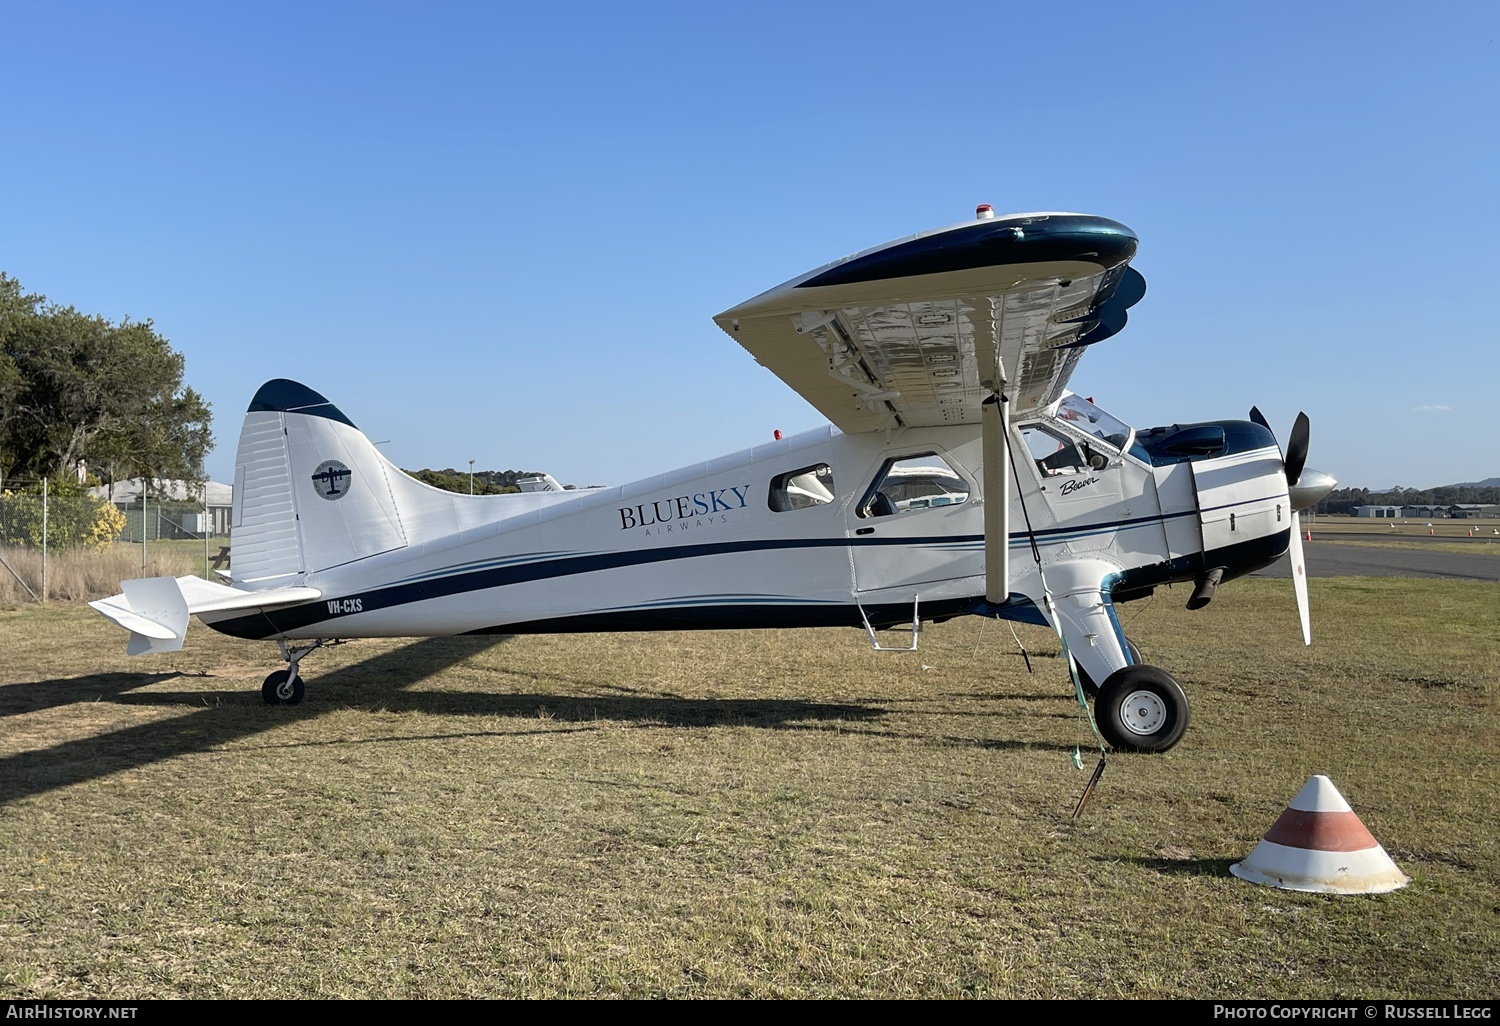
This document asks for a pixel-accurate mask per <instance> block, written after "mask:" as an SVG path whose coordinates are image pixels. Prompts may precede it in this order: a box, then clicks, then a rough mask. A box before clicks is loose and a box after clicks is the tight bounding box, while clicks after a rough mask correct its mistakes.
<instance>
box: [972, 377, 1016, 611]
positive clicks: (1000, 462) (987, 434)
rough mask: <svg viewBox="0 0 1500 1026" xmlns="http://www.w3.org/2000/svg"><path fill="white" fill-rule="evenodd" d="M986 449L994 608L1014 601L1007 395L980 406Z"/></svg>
mask: <svg viewBox="0 0 1500 1026" xmlns="http://www.w3.org/2000/svg"><path fill="white" fill-rule="evenodd" d="M980 415H981V416H980V422H979V435H980V439H981V441H982V444H983V446H984V597H985V601H987V602H989V603H990V605H994V606H1000V605H1004V604H1005V602H1006V600H1007V599H1009V598H1010V447H1009V446H1008V445H1006V444H1005V440H1006V439H1007V438H1008V437H1009V435H1010V401H1009V400H1008V399H1007V398H1006V397H1005V394H1004V393H1003V392H1001V393H996V394H994V395H991V396H990V397H989V398H988V399H986V400H985V401H984V404H983V405H982V406H981V407H980Z"/></svg>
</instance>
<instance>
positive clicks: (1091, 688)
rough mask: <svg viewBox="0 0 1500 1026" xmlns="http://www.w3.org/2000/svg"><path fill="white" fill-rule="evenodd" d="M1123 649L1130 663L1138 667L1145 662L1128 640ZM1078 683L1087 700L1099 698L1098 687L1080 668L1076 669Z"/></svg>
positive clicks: (1139, 652) (1087, 673)
mask: <svg viewBox="0 0 1500 1026" xmlns="http://www.w3.org/2000/svg"><path fill="white" fill-rule="evenodd" d="M1125 649H1126V651H1128V652H1129V653H1130V661H1131V663H1133V664H1134V665H1136V666H1139V665H1141V663H1143V662H1145V660H1144V659H1142V658H1141V650H1140V649H1138V648H1136V647H1135V642H1133V641H1131V640H1130V639H1129V638H1126V639H1125ZM1078 683H1080V684H1082V685H1083V693H1084V694H1085V695H1087V696H1088V697H1089V698H1098V697H1099V685H1097V684H1095V683H1094V678H1092V677H1090V676H1089V672H1088V671H1087V670H1085V669H1084V668H1083V667H1082V666H1080V667H1079V668H1078Z"/></svg>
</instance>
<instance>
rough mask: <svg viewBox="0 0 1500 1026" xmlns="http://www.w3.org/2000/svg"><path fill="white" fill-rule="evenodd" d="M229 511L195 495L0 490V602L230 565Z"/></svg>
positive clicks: (25, 487) (86, 593) (81, 596)
mask: <svg viewBox="0 0 1500 1026" xmlns="http://www.w3.org/2000/svg"><path fill="white" fill-rule="evenodd" d="M228 557H229V518H228V516H227V510H224V509H220V508H210V507H208V506H207V505H205V504H203V503H201V502H198V503H194V502H181V501H160V502H159V501H157V500H155V499H151V498H147V499H146V500H145V502H144V503H143V502H142V501H141V500H140V499H136V500H135V501H134V502H131V503H119V504H116V503H112V502H110V501H109V500H108V499H107V498H95V497H93V496H90V495H87V494H82V495H80V494H64V495H57V494H54V493H53V492H52V490H51V488H50V487H48V486H44V484H43V483H42V482H16V481H10V482H7V484H6V487H5V489H4V490H0V605H15V604H18V603H22V602H45V601H47V600H49V599H60V600H64V601H80V600H92V599H96V598H103V597H106V596H109V595H113V594H116V593H118V592H119V590H120V581H122V580H127V579H129V578H133V577H158V576H162V575H165V574H171V575H172V576H174V577H180V576H182V575H184V574H197V575H198V576H200V577H205V578H207V579H208V580H216V579H217V578H216V575H215V574H214V573H213V571H214V570H215V569H224V568H227V566H228Z"/></svg>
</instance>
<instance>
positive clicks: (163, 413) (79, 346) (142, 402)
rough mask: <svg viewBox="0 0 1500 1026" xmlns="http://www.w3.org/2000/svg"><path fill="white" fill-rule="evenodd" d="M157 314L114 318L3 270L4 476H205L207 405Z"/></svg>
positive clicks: (0, 438)
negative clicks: (188, 380) (87, 468)
mask: <svg viewBox="0 0 1500 1026" xmlns="http://www.w3.org/2000/svg"><path fill="white" fill-rule="evenodd" d="M182 372H183V358H182V354H180V353H178V352H176V351H175V350H174V349H172V347H171V344H170V343H169V342H168V341H167V340H166V339H165V338H163V337H162V336H161V335H159V334H157V332H156V330H155V328H154V327H153V326H152V323H151V321H149V320H147V321H131V320H129V319H128V318H127V319H126V320H124V321H121V322H120V323H119V324H115V323H113V322H111V321H109V320H106V319H105V318H103V317H100V316H97V315H88V314H83V313H80V312H79V311H78V310H76V309H74V308H73V307H71V306H67V307H64V306H59V305H57V304H52V303H48V302H47V300H46V297H44V296H40V295H35V294H27V293H25V292H23V291H22V289H21V285H20V283H19V282H18V281H16V280H15V279H14V278H11V277H9V276H7V275H5V274H3V273H0V480H3V479H4V478H6V477H33V478H35V477H45V476H50V475H53V474H72V473H75V472H76V471H77V469H78V468H79V466H80V465H81V464H83V463H85V462H87V463H89V464H90V465H92V466H93V467H94V468H95V469H96V470H97V471H101V472H103V473H105V474H106V475H107V476H108V477H109V478H110V479H111V480H113V479H115V478H117V477H144V478H146V479H147V480H168V479H183V480H190V481H197V480H202V478H203V459H204V457H205V456H206V455H207V453H208V451H209V449H210V448H212V446H213V433H212V431H211V430H210V425H211V418H212V413H211V411H210V409H209V405H208V403H207V402H205V401H204V399H203V397H202V396H201V395H199V394H198V393H197V392H196V391H194V390H193V389H192V388H190V387H187V386H185V385H184V384H183V383H182Z"/></svg>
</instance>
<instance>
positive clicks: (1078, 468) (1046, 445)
mask: <svg viewBox="0 0 1500 1026" xmlns="http://www.w3.org/2000/svg"><path fill="white" fill-rule="evenodd" d="M1021 439H1022V440H1023V441H1024V442H1025V443H1026V451H1027V452H1028V453H1030V454H1031V458H1032V459H1033V460H1034V461H1035V462H1036V468H1037V470H1039V471H1041V473H1042V476H1043V477H1055V476H1056V475H1058V474H1080V473H1082V472H1083V471H1085V470H1090V469H1094V470H1098V469H1101V468H1102V467H1104V465H1105V464H1106V463H1107V462H1108V459H1107V458H1106V457H1105V456H1104V454H1103V453H1099V452H1095V451H1094V449H1093V448H1092V447H1091V446H1090V445H1088V443H1086V442H1085V443H1079V442H1075V441H1073V439H1072V438H1070V437H1068V436H1067V435H1065V434H1063V433H1062V432H1061V431H1055V430H1053V429H1052V428H1050V427H1046V426H1045V425H1042V424H1025V425H1022V427H1021Z"/></svg>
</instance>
